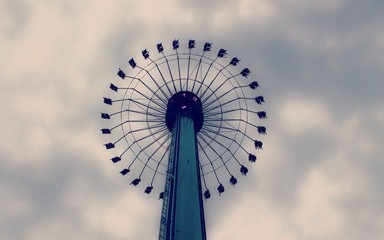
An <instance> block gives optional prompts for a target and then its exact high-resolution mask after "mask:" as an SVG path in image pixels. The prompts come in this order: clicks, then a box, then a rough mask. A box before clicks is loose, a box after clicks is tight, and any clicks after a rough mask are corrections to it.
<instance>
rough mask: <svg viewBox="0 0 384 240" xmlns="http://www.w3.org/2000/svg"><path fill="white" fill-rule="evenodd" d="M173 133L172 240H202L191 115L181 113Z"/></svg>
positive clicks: (200, 195)
mask: <svg viewBox="0 0 384 240" xmlns="http://www.w3.org/2000/svg"><path fill="white" fill-rule="evenodd" d="M175 120H176V121H175V125H174V129H173V132H172V135H173V137H174V138H175V141H174V143H175V146H174V148H173V155H174V160H175V167H176V169H177V170H176V188H175V189H176V192H175V193H176V194H175V197H176V201H175V202H176V204H175V220H174V223H175V225H174V226H175V227H174V239H175V240H205V239H206V232H205V220H204V206H203V199H202V192H201V181H200V168H199V157H198V151H197V142H196V132H195V127H194V121H193V115H192V113H191V112H190V111H188V110H187V111H181V112H180V113H179V114H178V116H177V117H176V119H175Z"/></svg>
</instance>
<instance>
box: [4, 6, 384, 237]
mask: <svg viewBox="0 0 384 240" xmlns="http://www.w3.org/2000/svg"><path fill="white" fill-rule="evenodd" d="M383 10H384V3H383V2H382V1H377V0H367V1H357V0H348V1H347V0H324V1H304V0H289V1H282V0H273V1H267V0H236V1H234V0H232V1H231V0H224V1H218V0H213V1H202V0H196V1H186V0H164V1H149V0H141V1H123V0H111V1H103V2H101V1H98V2H96V1H89V0H82V1H74V0H67V1H58V0H51V1H48V0H39V1H29V0H13V1H6V0H0V16H1V17H0V56H1V57H0V72H1V76H0V78H1V80H0V104H1V109H2V110H3V113H2V116H1V126H2V134H1V138H0V178H1V181H0V199H1V200H0V212H1V217H0V238H1V239H22V240H29V239H58V240H60V239H92V240H94V239H100V240H101V239H102V240H105V239H111V240H112V239H156V238H157V235H158V227H159V222H160V210H161V201H159V200H158V199H157V196H155V195H149V196H148V195H146V194H144V193H143V189H142V187H140V188H134V187H132V186H130V185H129V183H130V181H131V179H130V178H128V177H127V178H124V177H122V176H120V175H119V174H118V172H119V169H117V168H116V167H114V166H113V164H112V163H111V161H110V160H109V159H110V158H111V156H110V154H109V153H108V151H106V150H105V148H104V147H103V145H102V144H103V143H105V141H106V139H105V138H104V137H103V136H101V134H100V130H99V129H100V128H102V127H105V122H103V121H102V119H100V116H99V115H100V112H101V111H103V110H105V109H106V108H105V106H104V105H103V103H102V96H105V95H106V94H108V93H109V90H108V86H109V83H110V82H111V81H115V80H116V78H117V75H116V72H117V69H118V68H119V67H124V68H127V64H128V63H127V61H128V60H129V59H130V58H131V57H136V56H140V53H141V50H143V49H145V48H147V49H148V50H150V51H152V52H155V51H156V50H155V47H156V44H157V43H159V42H163V44H170V43H171V42H172V40H174V39H180V44H181V45H182V44H187V41H188V40H189V39H195V40H196V42H197V45H199V46H200V45H201V44H203V43H204V42H206V41H208V42H213V48H214V49H215V50H217V49H219V48H225V49H227V50H228V52H229V55H230V56H237V57H239V58H240V59H241V60H242V63H244V64H246V65H247V67H249V68H250V70H251V72H252V78H254V79H256V80H257V81H258V82H259V83H260V85H261V88H260V90H259V91H260V92H261V93H262V95H264V96H265V97H266V104H265V106H264V107H265V110H266V111H267V113H268V117H269V119H268V121H267V122H266V126H267V130H268V135H267V136H266V137H265V138H264V139H263V140H264V149H263V151H261V152H260V154H259V155H258V160H257V163H256V164H255V165H253V166H252V168H250V172H249V174H248V175H247V177H245V178H241V181H239V183H238V184H237V185H236V187H234V188H231V187H227V189H226V192H225V193H224V194H223V195H222V196H220V197H218V196H215V197H213V198H212V199H210V200H209V201H206V205H205V207H206V222H207V233H208V239H210V240H232V239H270V240H297V239H299V240H306V239H314V240H317V239H319V240H322V239H327V240H336V239H350V240H361V239H372V240H379V239H383V238H384V204H383V203H384V188H383V187H382V183H383V182H384V177H383V171H384V162H383V156H384V150H383V148H382V147H380V146H381V144H382V143H383V142H384V105H383V102H384V94H383V92H384V90H383V89H384V82H383V76H384V58H383V56H384V33H383V31H381V29H382V25H383V23H384V15H383V14H382V13H383Z"/></svg>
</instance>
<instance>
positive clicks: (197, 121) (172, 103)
mask: <svg viewBox="0 0 384 240" xmlns="http://www.w3.org/2000/svg"><path fill="white" fill-rule="evenodd" d="M183 112H184V113H186V114H191V115H192V116H193V121H194V125H195V131H196V132H198V131H200V129H201V127H202V126H203V122H204V116H203V110H202V104H201V101H200V99H199V98H198V97H197V96H196V95H195V94H194V93H191V92H187V91H182V92H178V93H176V94H175V95H173V96H172V97H171V98H170V99H169V101H168V106H167V113H166V114H165V123H166V124H167V127H168V129H169V131H171V132H172V129H173V124H174V123H175V119H176V116H177V114H179V113H183Z"/></svg>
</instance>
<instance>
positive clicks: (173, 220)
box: [101, 40, 267, 240]
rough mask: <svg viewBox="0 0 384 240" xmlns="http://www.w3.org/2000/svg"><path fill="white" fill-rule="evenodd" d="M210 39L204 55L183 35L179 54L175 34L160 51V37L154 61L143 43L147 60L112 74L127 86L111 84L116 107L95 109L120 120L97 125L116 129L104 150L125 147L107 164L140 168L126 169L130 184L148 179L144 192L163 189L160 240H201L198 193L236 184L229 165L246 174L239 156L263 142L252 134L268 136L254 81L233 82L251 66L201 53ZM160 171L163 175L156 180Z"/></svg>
mask: <svg viewBox="0 0 384 240" xmlns="http://www.w3.org/2000/svg"><path fill="white" fill-rule="evenodd" d="M211 45H212V44H211V43H205V44H204V45H203V51H202V53H196V52H194V49H195V41H194V40H189V42H188V51H186V52H179V40H174V41H173V42H172V49H173V52H172V53H169V54H167V55H166V54H165V53H164V47H163V45H162V43H159V44H157V46H156V47H157V51H158V53H159V54H160V56H159V57H158V58H156V59H152V58H151V57H150V55H149V51H148V50H146V49H145V50H143V51H142V56H143V57H144V60H146V61H148V63H147V64H146V65H143V66H141V65H139V64H138V63H136V61H135V60H134V58H132V59H130V60H129V61H128V63H129V65H130V66H131V67H132V70H133V71H134V74H126V72H125V71H124V70H122V69H119V70H118V72H117V75H118V76H119V77H120V78H121V79H123V80H124V81H126V80H128V81H127V83H126V85H127V86H126V87H118V86H116V85H115V84H113V83H111V84H110V89H111V90H112V91H114V92H121V93H122V96H121V97H119V98H116V99H112V98H108V97H104V103H105V104H107V105H110V106H112V107H113V106H118V107H120V109H118V110H115V111H112V112H110V113H105V112H104V113H101V118H103V119H107V120H113V119H117V120H118V121H119V123H118V124H115V125H113V126H112V127H110V128H103V129H101V132H102V134H111V133H113V132H115V131H118V129H120V130H121V133H120V134H121V136H120V137H118V138H117V140H115V141H112V142H109V143H106V144H105V147H106V149H108V150H112V149H115V147H116V146H118V145H123V146H122V149H123V150H122V151H121V152H120V153H119V154H118V155H117V156H115V157H113V158H111V160H112V162H113V163H115V164H118V165H121V166H122V170H121V171H120V173H121V175H123V176H125V175H128V173H130V172H131V169H133V167H135V166H137V165H139V166H138V168H139V169H141V171H136V172H133V171H132V173H133V174H136V176H134V177H133V178H132V181H131V185H133V186H137V185H138V184H139V183H141V182H142V180H144V179H146V181H147V187H146V188H145V190H144V192H145V193H147V194H150V193H151V192H152V191H153V189H154V187H157V186H158V185H160V186H158V187H159V188H160V189H163V191H161V192H160V193H159V199H162V200H163V207H162V212H161V220H160V231H159V240H189V239H191V240H192V239H193V240H200V239H201V240H205V239H206V227H205V217H204V204H203V198H204V199H206V200H207V199H209V198H210V197H211V192H210V190H209V189H210V188H212V187H215V188H216V189H217V192H218V194H219V195H221V194H222V193H224V191H225V187H224V185H223V183H224V181H228V182H229V184H231V185H233V186H234V185H236V184H237V182H238V180H237V177H236V173H235V172H237V171H234V170H233V169H239V172H238V173H240V174H241V175H244V176H245V175H246V174H247V173H248V167H247V166H246V163H244V161H242V160H241V159H239V157H240V156H244V155H245V156H247V160H248V161H249V162H250V163H255V162H256V159H257V157H256V155H255V154H253V153H252V152H251V149H253V148H255V149H261V148H262V146H263V143H262V142H261V141H259V140H257V139H255V138H254V137H251V136H253V134H255V133H257V134H261V135H263V134H266V128H265V127H264V126H260V125H256V124H255V123H253V121H254V120H255V119H256V118H257V119H265V118H267V115H266V113H265V111H260V110H259V109H258V107H259V106H260V105H262V103H263V102H264V97H263V96H254V91H255V90H256V89H257V88H258V87H259V84H258V82H257V81H252V82H250V83H244V82H245V81H244V79H241V80H238V78H248V76H249V74H250V70H249V69H248V68H243V69H242V70H241V71H238V72H236V73H233V70H232V68H235V69H236V66H237V65H238V64H239V62H240V60H239V59H238V58H236V57H234V58H232V59H231V60H230V61H226V56H227V51H226V50H225V49H220V50H219V51H218V53H217V55H216V56H215V57H210V56H207V55H208V54H207V53H208V52H210V51H211ZM230 68H231V69H230ZM235 71H236V70H235ZM250 94H253V96H252V95H251V97H250V96H249V95H250ZM252 103H253V104H252ZM119 116H120V117H119ZM124 142H125V144H124ZM123 159H124V160H128V164H127V163H125V161H122V160H123ZM167 159H168V161H167ZM236 166H237V167H236ZM146 176H150V177H149V178H148V177H146ZM160 176H162V177H164V180H163V181H155V179H157V178H159V177H160ZM225 179H226V180H225ZM159 182H160V184H157V183H159ZM156 185H157V186H156ZM203 189H204V190H203Z"/></svg>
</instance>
